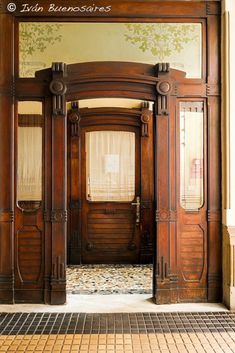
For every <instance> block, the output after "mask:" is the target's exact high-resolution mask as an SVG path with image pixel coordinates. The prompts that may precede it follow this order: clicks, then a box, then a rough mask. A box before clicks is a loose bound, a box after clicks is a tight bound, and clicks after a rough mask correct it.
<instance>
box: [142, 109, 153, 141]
mask: <svg viewBox="0 0 235 353" xmlns="http://www.w3.org/2000/svg"><path fill="white" fill-rule="evenodd" d="M151 117H152V112H151V110H149V102H143V103H142V113H141V117H140V120H141V123H142V124H141V136H142V137H149V122H150V119H151Z"/></svg>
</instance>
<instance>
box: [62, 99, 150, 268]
mask: <svg viewBox="0 0 235 353" xmlns="http://www.w3.org/2000/svg"><path fill="white" fill-rule="evenodd" d="M101 113H103V114H101ZM101 115H102V117H101ZM72 116H73V117H74V110H73V112H72ZM79 116H80V124H79V128H78V129H77V128H76V129H74V126H73V124H74V123H73V119H71V112H69V113H68V121H69V124H70V125H71V126H70V128H69V129H68V131H70V132H69V136H68V141H69V173H68V175H69V182H68V190H69V191H70V192H69V199H68V202H69V204H70V222H69V227H68V230H69V262H70V263H74V264H76V263H140V262H141V263H149V262H151V261H152V253H153V240H152V239H153V151H152V149H153V134H152V112H151V111H150V110H148V106H147V105H146V104H145V106H144V107H143V108H142V109H140V110H133V109H131V110H130V109H123V108H99V109H81V110H80V111H79ZM142 120H143V121H142ZM75 130H76V131H79V133H78V134H76V136H74V131H75ZM79 180H80V181H79ZM75 198H76V199H77V201H76V202H75ZM75 204H76V205H77V207H75Z"/></svg>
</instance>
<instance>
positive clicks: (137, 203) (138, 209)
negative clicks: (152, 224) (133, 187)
mask: <svg viewBox="0 0 235 353" xmlns="http://www.w3.org/2000/svg"><path fill="white" fill-rule="evenodd" d="M131 205H132V206H136V220H135V222H136V224H139V223H140V197H139V196H136V202H132V203H131Z"/></svg>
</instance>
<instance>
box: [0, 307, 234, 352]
mask: <svg viewBox="0 0 235 353" xmlns="http://www.w3.org/2000/svg"><path fill="white" fill-rule="evenodd" d="M0 332H1V336H0V353H3V352H4V353H6V352H7V353H8V352H12V353H13V352H17V353H18V352H19V353H20V352H37V353H46V352H48V353H49V352H53V353H62V352H70V353H75V352H77V353H78V352H79V353H85V352H86V353H95V352H96V353H118V352H120V353H121V352H126V353H135V352H136V353H138V352H139V353H155V352H161V353H167V352H170V353H176V352H179V353H186V352H187V353H194V352H197V353H201V352H208V353H209V352H211V353H212V352H213V353H220V352H221V353H222V352H223V353H231V352H235V313H231V312H216V313H210V312H209V313H131V314H127V313H125V314H78V313H64V314H62V313H57V314H56V313H30V314H26V313H17V314H7V313H3V314H1V315H0Z"/></svg>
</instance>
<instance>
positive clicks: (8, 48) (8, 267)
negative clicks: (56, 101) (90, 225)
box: [0, 14, 14, 303]
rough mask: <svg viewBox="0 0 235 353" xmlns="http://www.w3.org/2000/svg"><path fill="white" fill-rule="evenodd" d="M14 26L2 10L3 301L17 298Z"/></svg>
mask: <svg viewBox="0 0 235 353" xmlns="http://www.w3.org/2000/svg"><path fill="white" fill-rule="evenodd" d="M13 28H14V19H13V17H12V16H11V15H7V14H0V33H1V36H0V141H1V148H0V166H1V167H0V303H13V301H14V278H13V221H14V213H13V197H14V194H13V191H14V188H13V182H14V180H13V178H14V159H13V158H14V145H13V143H14V139H13V133H14V123H13V122H14V120H13V103H14V97H13V78H14V70H13ZM6 58H7V60H6Z"/></svg>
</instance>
